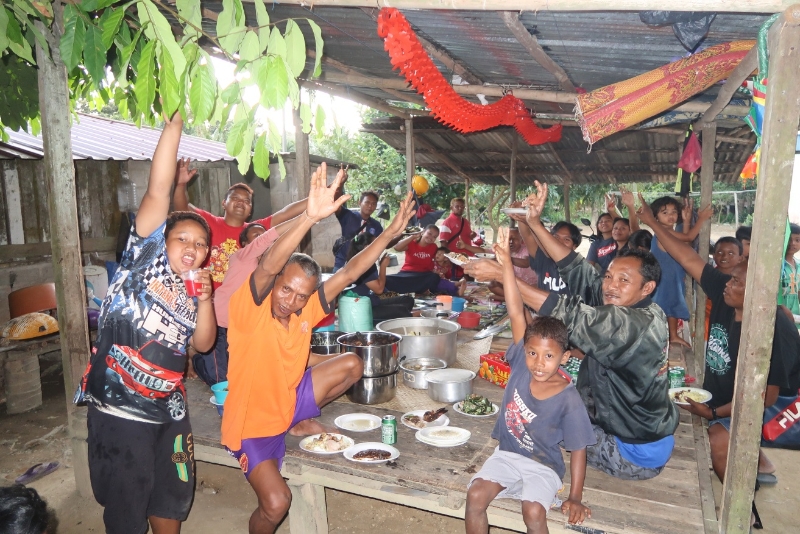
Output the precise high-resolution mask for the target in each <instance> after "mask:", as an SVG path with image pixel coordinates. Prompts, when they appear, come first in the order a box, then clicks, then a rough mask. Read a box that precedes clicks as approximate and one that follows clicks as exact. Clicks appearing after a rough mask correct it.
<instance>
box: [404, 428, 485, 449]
mask: <svg viewBox="0 0 800 534" xmlns="http://www.w3.org/2000/svg"><path fill="white" fill-rule="evenodd" d="M471 435H472V433H471V432H470V431H469V430H466V429H463V428H458V427H455V426H433V427H426V428H423V429H421V430H418V431H417V433H416V434H415V437H416V438H417V441H421V442H422V443H425V444H426V445H432V446H434V447H458V446H459V445H463V444H465V443H466V442H468V441H469V438H470V436H471Z"/></svg>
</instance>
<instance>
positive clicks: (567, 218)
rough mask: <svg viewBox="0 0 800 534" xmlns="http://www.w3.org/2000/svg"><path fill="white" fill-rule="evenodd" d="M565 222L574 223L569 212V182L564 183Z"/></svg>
mask: <svg viewBox="0 0 800 534" xmlns="http://www.w3.org/2000/svg"><path fill="white" fill-rule="evenodd" d="M564 220H565V221H567V222H572V216H571V214H570V212H569V182H564Z"/></svg>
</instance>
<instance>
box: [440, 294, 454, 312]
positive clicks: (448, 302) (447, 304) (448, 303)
mask: <svg viewBox="0 0 800 534" xmlns="http://www.w3.org/2000/svg"><path fill="white" fill-rule="evenodd" d="M436 301H437V302H441V303H442V306H441V309H442V310H444V311H450V310H452V309H453V297H451V296H450V295H439V296H438V297H436Z"/></svg>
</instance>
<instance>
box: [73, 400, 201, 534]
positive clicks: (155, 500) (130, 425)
mask: <svg viewBox="0 0 800 534" xmlns="http://www.w3.org/2000/svg"><path fill="white" fill-rule="evenodd" d="M88 429H89V440H88V442H89V475H90V477H91V481H92V491H93V492H94V498H95V499H96V500H97V502H98V503H100V505H101V506H103V507H104V508H105V511H104V512H103V521H104V523H105V526H106V532H107V533H108V534H117V533H125V534H144V533H145V532H147V529H148V522H147V518H148V517H149V516H156V517H163V518H165V519H177V520H179V521H185V520H186V517H187V516H188V515H189V510H190V509H191V507H192V501H193V499H194V484H195V482H194V442H193V441H192V427H191V425H190V423H189V417H188V415H187V416H186V417H185V418H184V419H182V420H181V421H175V422H172V423H165V424H152V423H142V422H139V421H131V420H128V419H122V418H121V417H116V416H113V415H109V414H107V413H104V412H101V411H99V410H98V409H97V408H95V407H94V406H91V405H90V406H89V414H88Z"/></svg>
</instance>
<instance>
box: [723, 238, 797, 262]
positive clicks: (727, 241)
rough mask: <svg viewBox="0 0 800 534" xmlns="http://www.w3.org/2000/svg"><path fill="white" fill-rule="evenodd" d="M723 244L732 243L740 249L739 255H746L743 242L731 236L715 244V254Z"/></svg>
mask: <svg viewBox="0 0 800 534" xmlns="http://www.w3.org/2000/svg"><path fill="white" fill-rule="evenodd" d="M798 233H800V232H798ZM722 243H731V244H733V245H736V246H737V247H738V248H739V255H740V256H741V255H742V254H744V247H743V246H742V242H741V241H739V240H738V239H736V238H735V237H731V236H729V235H726V236H725V237H720V238H719V239H717V242H716V243H714V252H716V251H717V247H718V246H720V245H721V244H722Z"/></svg>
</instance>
